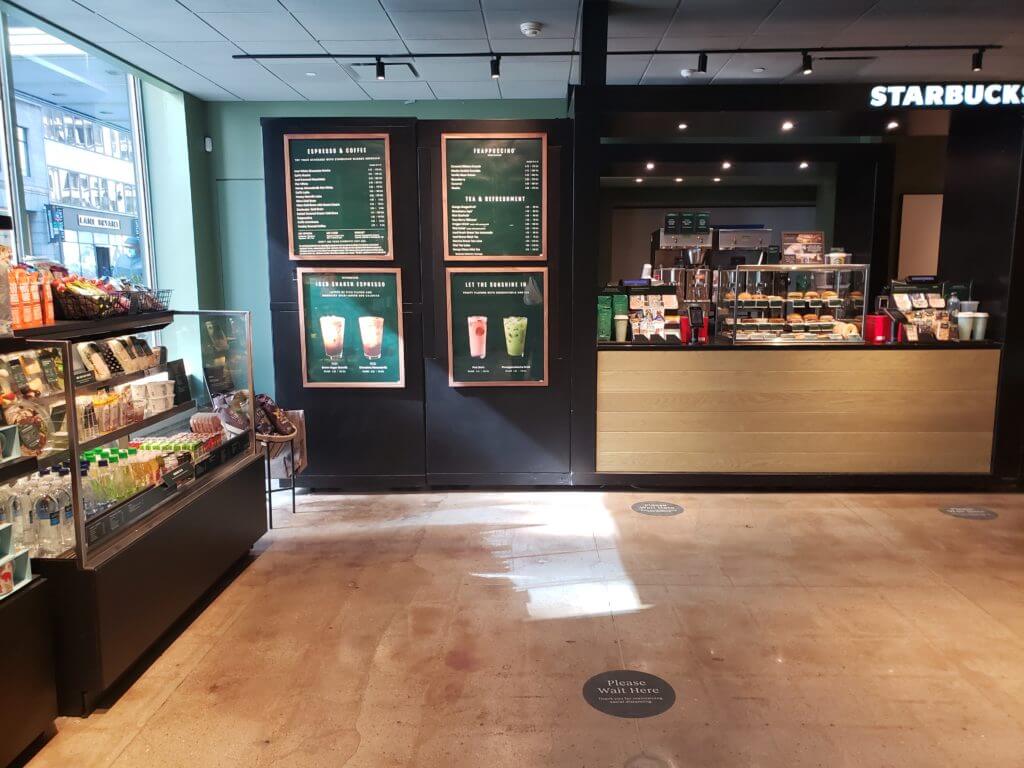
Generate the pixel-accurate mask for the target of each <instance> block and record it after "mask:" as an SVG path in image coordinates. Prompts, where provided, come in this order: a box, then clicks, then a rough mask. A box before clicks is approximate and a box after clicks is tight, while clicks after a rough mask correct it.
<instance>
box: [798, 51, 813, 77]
mask: <svg viewBox="0 0 1024 768" xmlns="http://www.w3.org/2000/svg"><path fill="white" fill-rule="evenodd" d="M801 56H802V57H803V65H802V67H801V69H803V73H804V74H805V75H809V74H811V72H813V71H814V60H813V59H812V58H811V54H809V53H808V52H807V51H804V52H803V53H802V54H801Z"/></svg>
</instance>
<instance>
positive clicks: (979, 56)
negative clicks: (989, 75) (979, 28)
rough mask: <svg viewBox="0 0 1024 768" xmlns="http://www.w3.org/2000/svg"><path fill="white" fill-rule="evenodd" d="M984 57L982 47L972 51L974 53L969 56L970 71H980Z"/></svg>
mask: <svg viewBox="0 0 1024 768" xmlns="http://www.w3.org/2000/svg"><path fill="white" fill-rule="evenodd" d="M984 58H985V49H984V48H979V49H978V50H976V51H975V52H974V55H973V56H971V71H972V72H981V70H982V69H983V65H984V61H983V59H984Z"/></svg>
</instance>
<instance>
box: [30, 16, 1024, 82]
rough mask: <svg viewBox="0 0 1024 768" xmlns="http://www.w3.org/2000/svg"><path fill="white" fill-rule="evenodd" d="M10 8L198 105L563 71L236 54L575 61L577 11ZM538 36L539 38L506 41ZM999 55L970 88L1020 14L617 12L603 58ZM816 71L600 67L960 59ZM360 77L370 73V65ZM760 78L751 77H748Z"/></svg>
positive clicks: (927, 71) (962, 68)
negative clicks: (378, 70) (895, 49)
mask: <svg viewBox="0 0 1024 768" xmlns="http://www.w3.org/2000/svg"><path fill="white" fill-rule="evenodd" d="M19 5H21V6H22V7H24V8H26V9H27V10H29V11H32V12H33V13H35V14H37V15H39V16H41V17H42V18H44V19H46V20H47V21H49V22H51V23H53V24H55V25H57V26H59V27H62V28H64V29H67V30H69V31H70V32H72V33H74V34H76V35H78V36H80V37H82V38H83V39H85V40H87V41H89V42H91V43H93V44H95V45H97V46H98V47H100V48H103V49H106V50H107V51H110V52H111V53H113V54H115V55H117V56H119V57H121V58H122V59H124V60H125V61H128V62H129V63H131V64H133V65H135V66H137V67H139V68H141V69H143V70H146V71H148V72H150V73H152V74H154V75H156V76H158V77H160V78H163V79H164V80H166V81H168V82H170V83H172V84H174V85H176V86H178V87H179V88H181V89H182V90H185V91H188V92H190V93H193V94H195V95H196V96H198V97H200V98H203V99H208V100H216V101H232V100H247V101H271V100H313V101H323V100H365V99H401V100H408V99H486V98H511V99H518V98H562V97H564V96H565V94H566V89H567V85H568V84H569V83H570V82H574V81H575V80H576V69H577V66H578V60H577V59H576V58H575V57H571V56H545V57H543V58H529V59H523V58H516V59H505V60H503V61H502V68H501V79H500V80H499V81H498V82H494V81H492V80H491V79H490V77H489V71H488V68H487V61H486V59H471V58H470V59H433V60H431V59H419V60H416V61H415V66H416V68H417V69H418V71H419V73H420V78H418V79H417V78H415V77H413V76H412V75H411V74H410V73H406V74H404V75H403V74H401V73H400V72H399V71H398V69H397V68H391V67H389V70H388V79H387V80H386V81H384V82H378V81H377V80H376V79H375V78H374V74H373V69H372V67H371V68H365V67H364V68H359V67H353V66H352V64H353V63H354V62H352V61H336V60H319V61H317V60H266V59H265V60H260V61H251V60H250V61H245V60H241V61H240V60H236V59H232V58H231V57H232V56H233V55H235V54H239V53H336V54H366V55H371V56H372V55H373V54H391V53H410V54H416V53H469V52H490V51H529V52H536V53H545V52H547V53H550V52H563V51H569V50H578V37H579V35H578V27H579V14H580V6H581V0H19ZM523 21H540V22H542V23H543V24H544V30H543V33H542V35H541V37H539V38H534V39H528V38H525V37H523V36H522V34H521V33H520V31H519V24H520V23H521V22H523ZM981 43H987V44H1001V45H1004V46H1005V48H1004V49H1003V50H999V51H989V52H988V53H987V54H986V56H985V71H984V72H983V73H982V74H981V76H980V77H981V78H983V79H1003V78H1021V77H1024V2H1022V0H626V1H622V2H613V3H612V11H611V14H610V18H609V48H610V49H611V50H613V51H637V50H673V49H694V48H739V47H798V46H805V45H806V46H810V47H814V46H838V45H853V46H857V45H894V46H899V45H907V44H981ZM860 56H861V58H856V59H853V60H850V59H845V58H844V59H825V58H823V59H820V60H817V61H816V63H815V68H814V74H813V75H811V76H809V77H804V76H803V75H801V74H799V72H798V71H797V70H798V67H799V63H800V62H799V57H798V56H795V55H793V54H741V55H730V54H710V56H709V65H708V72H707V74H706V75H700V76H694V77H692V78H689V79H687V80H683V79H682V78H681V77H680V75H679V73H680V69H682V68H683V67H694V66H695V65H696V57H695V56H681V55H671V54H660V55H654V56H651V55H633V56H612V57H609V60H608V79H609V82H610V83H613V84H645V85H646V84H679V83H686V84H689V85H698V84H707V83H736V82H751V81H757V82H784V81H799V82H840V81H853V82H857V81H869V80H870V81H881V82H884V81H895V80H906V79H928V80H942V79H971V78H972V77H974V78H978V77H979V76H977V75H973V73H971V72H970V67H969V62H970V55H969V53H967V52H952V53H951V52H928V53H921V52H917V53H909V52H907V53H883V54H871V55H863V54H862V55H860ZM367 61H369V62H372V58H371V59H368V60H367ZM762 67H763V68H764V70H765V71H764V72H763V73H755V72H753V70H754V69H755V68H762Z"/></svg>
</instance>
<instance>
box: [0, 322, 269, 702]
mask: <svg viewBox="0 0 1024 768" xmlns="http://www.w3.org/2000/svg"><path fill="white" fill-rule="evenodd" d="M36 332H37V333H39V334H45V335H47V336H48V337H47V338H42V339H37V340H35V343H36V344H42V345H46V347H47V348H50V349H55V350H58V351H59V359H60V360H61V361H62V373H63V387H62V388H61V389H59V390H57V389H54V391H51V392H49V393H47V394H45V395H40V396H39V397H38V398H34V399H33V401H32V403H31V404H32V405H35V406H36V407H38V408H39V409H41V410H42V411H43V412H45V413H49V414H50V417H49V423H50V435H49V438H48V441H47V446H46V450H44V451H42V452H41V453H40V454H39V455H38V456H36V457H35V458H34V464H35V468H34V472H33V473H32V474H31V475H30V476H29V478H28V481H25V480H23V481H19V482H23V483H25V484H26V485H27V486H28V487H29V488H33V489H35V490H32V491H30V492H31V493H33V494H35V495H34V496H33V498H34V499H36V500H37V501H36V503H37V504H38V506H39V509H40V510H41V511H40V514H39V515H38V517H39V518H40V519H41V518H42V517H43V516H45V514H46V510H48V509H50V507H51V506H53V507H54V508H56V509H58V510H59V512H58V513H57V517H58V518H59V522H58V525H57V526H56V527H55V528H53V529H51V528H50V527H47V526H43V525H42V524H38V525H37V526H36V527H37V530H36V534H37V535H36V537H35V539H34V541H32V542H30V543H31V545H32V547H33V560H32V564H33V567H34V568H35V569H36V570H37V571H38V572H40V573H42V574H43V575H45V576H46V577H47V578H48V579H50V580H51V581H52V582H55V584H54V586H55V589H54V590H53V593H54V599H55V600H56V610H55V611H54V615H55V618H56V624H57V636H58V643H57V681H58V693H59V700H60V708H61V712H62V713H64V714H85V713H88V712H89V711H90V710H91V709H92V708H93V706H94V705H95V701H96V699H97V698H98V697H99V696H100V695H101V694H102V692H103V691H105V690H106V689H108V688H109V687H110V685H112V684H113V683H114V682H115V681H116V679H117V677H118V676H119V675H120V674H122V673H123V672H124V671H125V670H127V669H128V668H129V667H130V666H131V665H132V664H134V663H135V661H136V660H137V659H138V658H139V657H140V656H141V655H142V654H143V653H144V652H145V650H146V649H147V648H148V647H149V646H151V645H152V644H153V643H154V642H155V641H156V640H157V639H159V637H160V636H161V635H162V634H163V633H164V632H165V631H166V630H167V629H168V627H170V626H171V625H172V624H173V623H174V622H175V621H176V620H177V619H178V618H179V617H180V616H181V615H182V614H183V613H184V612H185V611H186V610H187V609H188V608H189V607H190V606H191V605H192V604H193V603H194V602H195V601H196V600H197V599H198V598H199V597H200V596H201V595H202V594H203V593H205V592H206V591H207V590H208V589H209V588H210V587H211V586H212V585H213V584H214V583H215V582H216V581H217V580H218V579H219V578H220V577H221V575H222V574H224V573H225V572H226V571H227V570H228V569H229V568H230V567H231V565H232V564H233V563H234V562H236V561H237V560H238V559H239V558H241V557H243V556H244V555H245V554H246V553H247V552H248V550H249V548H250V546H251V545H252V544H253V543H254V542H255V541H256V540H257V539H258V538H259V537H260V536H261V535H262V534H263V533H264V532H265V530H266V516H265V509H264V506H263V503H262V502H263V497H262V488H263V483H262V462H261V457H260V456H259V455H258V454H257V453H256V442H255V435H254V429H253V424H254V407H255V403H254V395H253V392H252V354H251V349H252V341H251V331H250V324H249V313H248V312H209V311H202V312H168V313H162V314H160V315H151V316H147V317H146V318H145V319H139V318H135V319H134V322H133V320H132V319H130V318H115V319H112V320H111V321H98V322H93V323H89V324H64V325H58V326H55V327H50V328H42V329H37V331H36ZM0 375H2V368H0ZM26 418H27V417H26ZM37 486H38V487H37Z"/></svg>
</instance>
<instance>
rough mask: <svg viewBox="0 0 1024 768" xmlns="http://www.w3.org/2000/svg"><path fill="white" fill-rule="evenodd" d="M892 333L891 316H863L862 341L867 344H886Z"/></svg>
mask: <svg viewBox="0 0 1024 768" xmlns="http://www.w3.org/2000/svg"><path fill="white" fill-rule="evenodd" d="M891 335H892V318H891V317H889V316H888V315H866V316H865V317H864V341H865V342H867V343H868V344H888V343H889V337H890V336H891Z"/></svg>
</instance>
